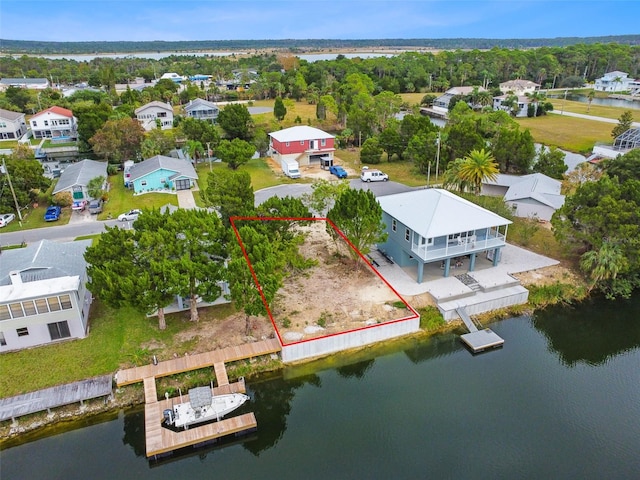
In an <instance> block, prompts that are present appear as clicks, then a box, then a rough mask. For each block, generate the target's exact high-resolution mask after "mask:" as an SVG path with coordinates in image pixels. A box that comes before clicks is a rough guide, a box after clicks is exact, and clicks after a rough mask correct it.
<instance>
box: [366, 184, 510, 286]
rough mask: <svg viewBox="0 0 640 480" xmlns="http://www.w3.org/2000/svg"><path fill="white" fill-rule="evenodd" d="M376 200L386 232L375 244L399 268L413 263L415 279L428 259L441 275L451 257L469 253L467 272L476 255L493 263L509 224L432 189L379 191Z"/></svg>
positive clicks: (473, 266) (504, 243)
mask: <svg viewBox="0 0 640 480" xmlns="http://www.w3.org/2000/svg"><path fill="white" fill-rule="evenodd" d="M378 202H379V203H380V206H381V207H382V221H383V223H384V224H385V226H386V228H385V231H386V233H387V240H386V241H385V242H384V243H381V244H378V249H379V250H380V251H382V252H383V253H384V254H385V255H386V256H387V257H388V258H392V259H393V261H394V262H395V263H396V264H398V265H399V266H400V267H417V282H418V283H422V279H423V273H424V266H425V264H428V263H433V262H438V263H440V264H441V267H442V269H443V271H444V272H443V273H444V276H445V277H447V276H449V272H450V268H451V267H452V265H453V266H455V259H457V258H460V257H464V256H468V257H469V268H468V270H469V271H473V270H474V268H475V262H476V257H477V256H478V255H480V254H484V255H486V256H487V258H489V259H490V260H492V262H493V265H494V266H495V265H497V264H498V262H499V260H500V252H501V249H502V248H503V247H504V246H505V245H506V240H507V228H508V225H509V224H510V223H512V222H511V221H510V220H507V219H506V218H503V217H501V216H499V215H496V214H495V213H493V212H490V211H489V210H486V209H484V208H482V207H480V206H478V205H476V204H474V203H471V202H469V201H467V200H465V199H463V198H461V197H458V196H457V195H454V194H453V193H451V192H449V191H447V190H442V189H437V188H429V189H421V190H412V191H409V192H404V193H398V194H394V195H384V196H381V197H378ZM452 260H454V262H453V263H452Z"/></svg>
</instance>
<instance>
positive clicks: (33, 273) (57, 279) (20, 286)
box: [0, 240, 92, 352]
mask: <svg viewBox="0 0 640 480" xmlns="http://www.w3.org/2000/svg"><path fill="white" fill-rule="evenodd" d="M89 245H91V240H82V241H77V242H68V243H56V242H52V241H49V240H41V241H40V242H38V243H34V244H31V245H29V246H27V247H25V248H17V249H13V250H4V251H3V252H2V254H1V256H2V261H0V352H7V351H11V350H20V349H23V348H28V347H34V346H36V345H44V344H48V343H54V342H58V341H61V340H65V339H69V338H84V337H85V336H86V335H87V327H88V321H89V308H90V306H91V300H92V297H91V293H90V292H89V291H87V289H86V282H87V272H86V262H85V261H84V252H85V250H86V248H87V247H88V246H89Z"/></svg>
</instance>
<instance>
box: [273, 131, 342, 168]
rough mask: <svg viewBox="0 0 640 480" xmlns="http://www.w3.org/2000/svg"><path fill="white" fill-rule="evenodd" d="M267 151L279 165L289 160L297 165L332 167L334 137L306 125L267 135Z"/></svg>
mask: <svg viewBox="0 0 640 480" xmlns="http://www.w3.org/2000/svg"><path fill="white" fill-rule="evenodd" d="M269 151H270V152H271V155H272V156H273V158H274V159H275V160H276V161H277V162H278V163H281V161H282V159H290V160H295V161H297V162H298V164H299V165H301V166H302V165H320V166H321V167H330V166H331V165H333V153H334V151H335V137H334V136H333V135H331V134H330V133H327V132H324V131H322V130H320V129H319V128H314V127H309V126H306V125H301V126H296V127H290V128H285V129H283V130H278V131H277V132H273V133H270V134H269Z"/></svg>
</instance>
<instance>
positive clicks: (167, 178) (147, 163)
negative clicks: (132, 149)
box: [129, 155, 198, 193]
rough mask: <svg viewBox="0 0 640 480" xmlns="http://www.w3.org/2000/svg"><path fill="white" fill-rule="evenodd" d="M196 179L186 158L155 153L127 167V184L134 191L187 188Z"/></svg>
mask: <svg viewBox="0 0 640 480" xmlns="http://www.w3.org/2000/svg"><path fill="white" fill-rule="evenodd" d="M197 180H198V174H197V173H196V170H195V168H193V165H192V164H191V162H190V161H188V160H182V159H180V158H173V157H167V156H165V155H156V156H155V157H151V158H148V159H147V160H144V161H142V162H140V163H136V164H135V165H133V166H132V167H131V168H130V169H129V186H130V187H132V188H133V191H134V193H147V192H154V191H176V190H188V189H190V188H191V187H193V186H194V185H195V183H196V181H197Z"/></svg>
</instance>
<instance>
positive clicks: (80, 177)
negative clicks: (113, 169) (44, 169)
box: [53, 159, 107, 195]
mask: <svg viewBox="0 0 640 480" xmlns="http://www.w3.org/2000/svg"><path fill="white" fill-rule="evenodd" d="M96 177H104V178H105V180H106V178H107V162H98V161H97V160H89V159H85V160H81V161H80V162H77V163H72V164H70V165H68V166H67V167H66V168H65V169H64V172H62V174H61V175H60V178H59V179H58V183H56V187H55V188H54V189H53V194H54V195H55V194H56V193H58V192H62V191H63V190H67V189H68V188H71V187H73V186H75V185H81V186H83V187H86V186H87V184H88V183H89V182H90V181H91V180H93V179H94V178H96Z"/></svg>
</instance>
